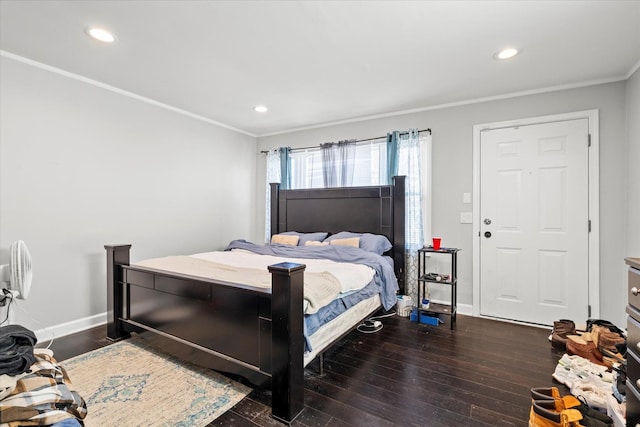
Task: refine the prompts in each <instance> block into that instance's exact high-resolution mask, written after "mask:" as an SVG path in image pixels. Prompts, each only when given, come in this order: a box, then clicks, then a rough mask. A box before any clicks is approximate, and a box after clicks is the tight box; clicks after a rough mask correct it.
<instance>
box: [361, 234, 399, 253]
mask: <svg viewBox="0 0 640 427" xmlns="http://www.w3.org/2000/svg"><path fill="white" fill-rule="evenodd" d="M360 248H361V249H364V250H365V251H367V252H373V253H376V254H378V255H382V254H383V253H385V252H387V251H390V250H391V249H392V248H393V245H392V244H391V242H390V241H389V239H387V236H383V235H382V234H371V233H364V234H363V235H362V236H360Z"/></svg>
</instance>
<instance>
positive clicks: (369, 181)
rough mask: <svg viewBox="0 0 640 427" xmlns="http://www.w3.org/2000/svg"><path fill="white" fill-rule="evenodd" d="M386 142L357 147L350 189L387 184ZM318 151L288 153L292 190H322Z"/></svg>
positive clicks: (306, 150)
mask: <svg viewBox="0 0 640 427" xmlns="http://www.w3.org/2000/svg"><path fill="white" fill-rule="evenodd" d="M386 164H387V149H386V141H385V140H384V139H380V140H377V141H368V142H365V143H358V144H357V145H356V159H355V167H354V173H353V186H354V187H361V186H367V185H383V184H384V183H386V182H387V166H386ZM322 187H324V181H323V178H322V154H321V152H320V148H308V149H305V150H300V151H297V150H294V151H292V152H291V188H292V189H298V188H322Z"/></svg>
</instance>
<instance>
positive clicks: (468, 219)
mask: <svg viewBox="0 0 640 427" xmlns="http://www.w3.org/2000/svg"><path fill="white" fill-rule="evenodd" d="M460 224H473V212H460Z"/></svg>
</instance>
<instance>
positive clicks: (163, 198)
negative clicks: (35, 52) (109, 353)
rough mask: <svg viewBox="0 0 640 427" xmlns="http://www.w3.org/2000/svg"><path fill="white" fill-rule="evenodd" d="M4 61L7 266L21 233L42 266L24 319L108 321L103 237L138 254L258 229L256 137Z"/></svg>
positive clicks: (0, 139)
mask: <svg viewBox="0 0 640 427" xmlns="http://www.w3.org/2000/svg"><path fill="white" fill-rule="evenodd" d="M1 60H2V62H1V63H0V91H1V92H2V97H1V104H0V114H1V115H0V122H1V123H2V126H1V133H0V162H1V163H0V165H1V169H0V171H1V172H0V190H1V191H0V248H1V251H0V256H1V259H0V261H1V262H2V263H7V262H8V247H9V245H10V244H11V242H13V241H14V240H17V239H22V240H24V241H25V242H26V243H27V246H28V247H29V249H30V252H31V255H32V257H33V270H34V280H33V286H32V290H31V295H30V296H29V298H28V300H26V301H24V303H22V304H21V307H22V308H23V309H24V310H17V316H16V320H17V321H18V323H21V324H23V325H25V326H26V327H29V328H31V329H33V330H39V329H42V328H43V327H45V326H46V327H51V326H56V325H60V324H64V323H65V322H72V323H74V322H75V325H76V326H81V322H78V319H83V318H87V317H91V316H96V315H98V319H97V320H104V315H103V316H102V318H100V317H99V315H100V314H103V313H104V312H105V310H106V292H105V256H104V248H103V245H104V244H106V243H131V244H133V248H132V259H133V260H139V259H144V258H150V257H157V256H164V255H172V254H187V253H195V252H199V251H208V250H216V249H221V248H223V247H224V246H225V245H226V244H227V243H228V242H229V241H230V240H231V239H234V238H251V236H252V235H253V234H254V233H255V231H254V230H253V219H254V212H255V210H256V204H255V200H256V196H255V194H254V187H255V170H254V166H255V161H256V139H255V138H253V137H250V136H246V135H243V134H240V133H237V132H233V131H230V130H227V129H224V128H221V127H218V126H214V125H212V124H209V123H205V122H202V121H198V120H196V119H193V118H190V117H187V116H184V115H181V114H177V113H175V112H171V111H169V110H166V109H163V108H160V107H156V106H152V105H149V104H147V103H144V102H141V101H138V100H135V99H132V98H129V97H126V96H123V95H120V94H117V93H114V92H111V91H107V90H105V89H101V88H98V87H95V86H93V85H90V84H86V83H83V82H80V81H78V80H74V79H72V78H69V77H65V76H62V75H60V74H57V73H53V72H50V71H46V70H43V69H40V68H36V67H33V66H30V65H26V64H23V63H21V62H17V61H14V60H12V59H7V58H2V59H1ZM71 328H73V325H71ZM63 332H64V331H63Z"/></svg>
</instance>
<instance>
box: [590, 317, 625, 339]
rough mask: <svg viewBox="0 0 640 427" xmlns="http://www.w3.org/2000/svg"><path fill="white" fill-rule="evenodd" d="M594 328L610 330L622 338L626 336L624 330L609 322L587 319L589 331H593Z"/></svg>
mask: <svg viewBox="0 0 640 427" xmlns="http://www.w3.org/2000/svg"><path fill="white" fill-rule="evenodd" d="M594 326H602V327H604V328H606V329H608V330H609V331H611V332H615V333H616V334H618V335H620V336H624V331H623V330H622V329H620V328H618V327H617V326H616V325H614V324H613V323H611V322H609V321H608V320H602V319H587V331H591V330H592V329H593V327H594Z"/></svg>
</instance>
